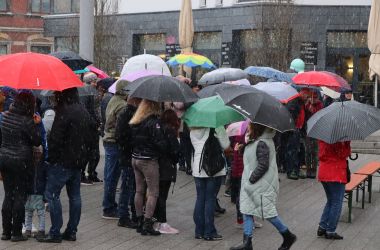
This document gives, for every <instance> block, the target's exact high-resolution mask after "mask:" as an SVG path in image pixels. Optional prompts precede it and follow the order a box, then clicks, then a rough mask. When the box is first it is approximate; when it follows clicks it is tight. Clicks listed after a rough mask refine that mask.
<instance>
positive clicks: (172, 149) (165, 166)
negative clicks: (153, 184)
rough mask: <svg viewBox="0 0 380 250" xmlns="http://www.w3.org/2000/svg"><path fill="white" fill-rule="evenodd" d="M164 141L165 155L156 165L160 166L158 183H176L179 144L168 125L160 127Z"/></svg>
mask: <svg viewBox="0 0 380 250" xmlns="http://www.w3.org/2000/svg"><path fill="white" fill-rule="evenodd" d="M162 128H163V132H164V136H165V139H166V140H167V145H168V147H167V149H166V153H165V154H163V155H162V156H161V158H160V159H159V161H158V163H159V166H160V181H171V182H176V179H177V163H178V159H179V153H180V152H179V151H180V147H179V142H178V139H177V134H176V132H175V130H174V129H173V128H171V127H169V126H168V125H165V124H163V125H162Z"/></svg>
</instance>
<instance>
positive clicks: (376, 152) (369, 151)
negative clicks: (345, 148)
mask: <svg viewBox="0 0 380 250" xmlns="http://www.w3.org/2000/svg"><path fill="white" fill-rule="evenodd" d="M351 151H352V153H357V154H370V155H380V149H368V148H351Z"/></svg>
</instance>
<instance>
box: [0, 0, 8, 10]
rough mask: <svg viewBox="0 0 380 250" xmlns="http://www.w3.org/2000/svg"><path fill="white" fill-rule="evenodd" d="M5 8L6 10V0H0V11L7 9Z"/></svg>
mask: <svg viewBox="0 0 380 250" xmlns="http://www.w3.org/2000/svg"><path fill="white" fill-rule="evenodd" d="M7 10H8V1H7V0H0V11H7Z"/></svg>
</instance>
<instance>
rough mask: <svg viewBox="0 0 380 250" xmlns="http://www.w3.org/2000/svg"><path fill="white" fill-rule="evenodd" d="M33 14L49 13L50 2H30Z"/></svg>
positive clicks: (39, 0) (47, 0)
mask: <svg viewBox="0 0 380 250" xmlns="http://www.w3.org/2000/svg"><path fill="white" fill-rule="evenodd" d="M31 1H32V2H31V10H32V12H33V13H50V0H31Z"/></svg>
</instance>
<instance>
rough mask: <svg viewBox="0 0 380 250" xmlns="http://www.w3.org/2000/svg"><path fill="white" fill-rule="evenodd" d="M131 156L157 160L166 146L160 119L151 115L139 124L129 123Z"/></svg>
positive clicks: (163, 152) (164, 151)
mask: <svg viewBox="0 0 380 250" xmlns="http://www.w3.org/2000/svg"><path fill="white" fill-rule="evenodd" d="M130 133H131V135H129V136H128V137H130V138H131V143H132V158H135V159H142V160H144V159H156V160H158V159H159V158H160V157H161V156H162V155H163V154H165V153H166V150H167V148H168V145H167V141H166V139H165V136H164V133H163V130H162V128H161V124H160V121H159V119H158V117H157V116H155V115H151V116H149V117H147V118H146V119H145V120H143V121H142V122H141V123H139V124H134V125H131V130H130Z"/></svg>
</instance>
